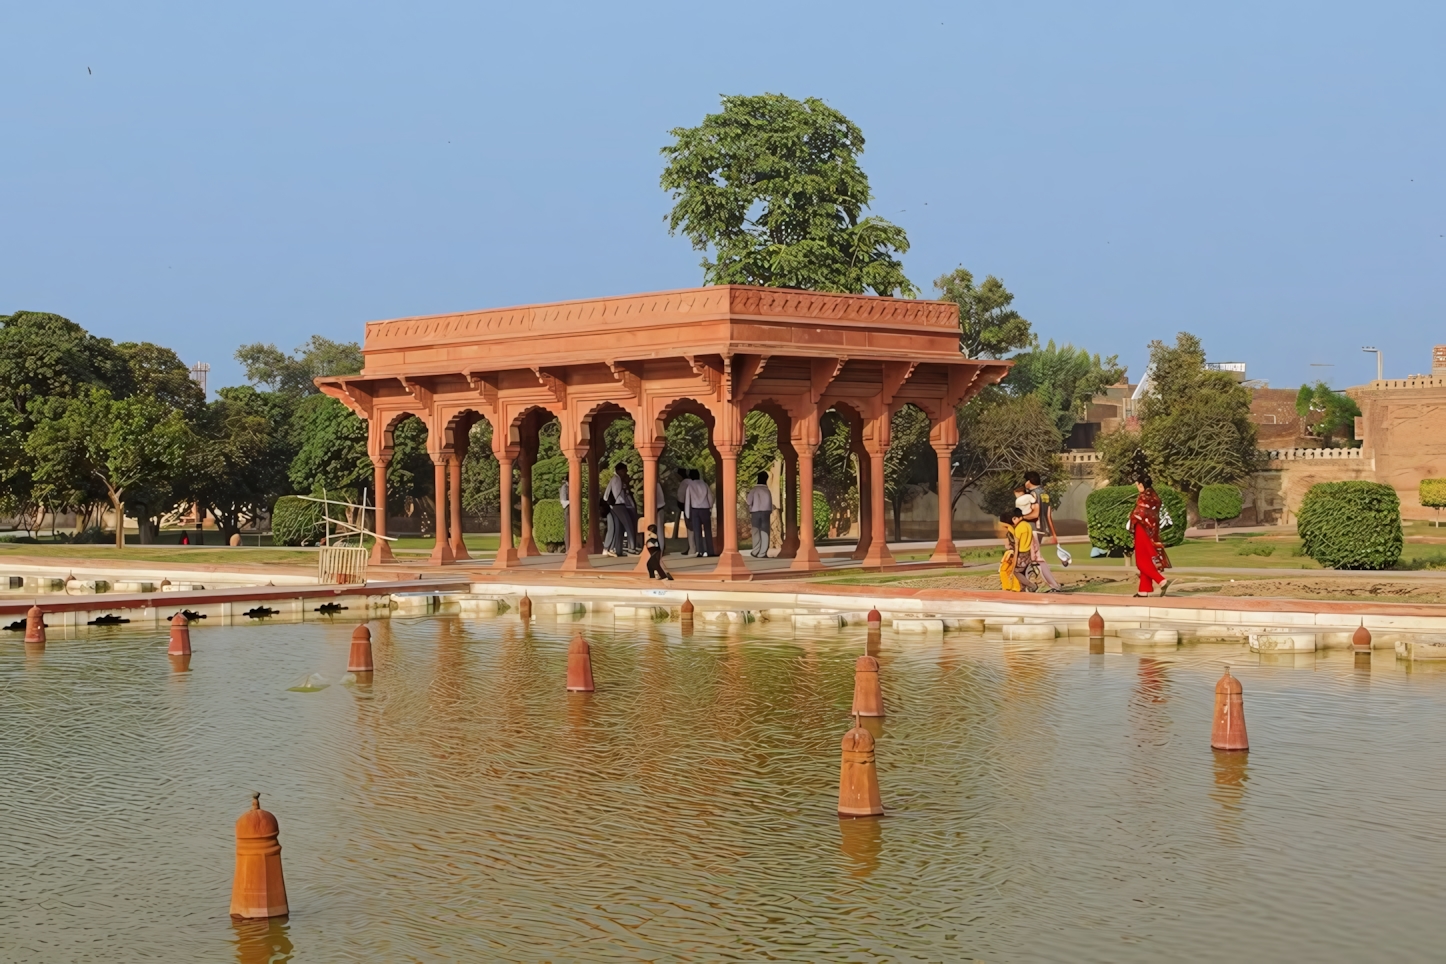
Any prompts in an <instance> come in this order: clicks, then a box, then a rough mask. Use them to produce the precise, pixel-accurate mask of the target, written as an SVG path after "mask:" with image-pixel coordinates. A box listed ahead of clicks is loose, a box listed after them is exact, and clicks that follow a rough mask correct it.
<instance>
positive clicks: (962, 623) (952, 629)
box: [944, 616, 984, 633]
mask: <svg viewBox="0 0 1446 964" xmlns="http://www.w3.org/2000/svg"><path fill="white" fill-rule="evenodd" d="M944 631H945V632H946V633H982V632H984V619H983V617H978V616H965V617H961V618H955V619H951V618H949V617H947V616H946V617H945V618H944Z"/></svg>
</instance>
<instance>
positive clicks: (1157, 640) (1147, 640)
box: [1117, 627, 1180, 647]
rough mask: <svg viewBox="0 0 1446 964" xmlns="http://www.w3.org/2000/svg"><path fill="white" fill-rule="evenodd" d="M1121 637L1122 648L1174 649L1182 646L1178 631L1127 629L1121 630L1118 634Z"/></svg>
mask: <svg viewBox="0 0 1446 964" xmlns="http://www.w3.org/2000/svg"><path fill="white" fill-rule="evenodd" d="M1117 635H1118V636H1119V637H1120V645H1122V646H1132V647H1140V646H1163V647H1173V646H1178V645H1180V631H1179V630H1178V629H1150V628H1148V627H1144V628H1138V629H1137V628H1126V629H1121V630H1120V631H1119V633H1118V634H1117Z"/></svg>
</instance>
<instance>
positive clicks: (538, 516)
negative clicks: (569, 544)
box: [532, 499, 567, 552]
mask: <svg viewBox="0 0 1446 964" xmlns="http://www.w3.org/2000/svg"><path fill="white" fill-rule="evenodd" d="M532 539H533V541H534V542H536V543H537V544H538V545H540V546H546V547H547V550H548V551H549V552H556V551H557V550H558V549H560V548H561V547H562V545H563V544H564V543H565V542H566V541H567V512H566V510H564V509H563V507H562V503H561V502H559V501H557V500H556V499H538V500H537V501H536V502H534V503H532Z"/></svg>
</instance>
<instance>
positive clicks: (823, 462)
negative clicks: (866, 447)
mask: <svg viewBox="0 0 1446 964" xmlns="http://www.w3.org/2000/svg"><path fill="white" fill-rule="evenodd" d="M819 431H820V435H821V436H822V442H821V443H820V444H819V447H818V450H817V451H816V452H815V453H814V456H813V482H814V485H815V486H816V487H817V491H818V492H820V493H821V494H822V495H823V501H824V503H825V504H827V505H828V509H829V513H828V514H829V523H830V526H831V528H830V529H826V530H825V531H826V532H832V533H833V534H835V535H838V536H843V535H846V534H847V532H848V530H849V529H850V528H852V527H853V522H852V520H853V519H855V518H857V516H858V511H859V488H858V469H859V464H858V458H857V457H856V456H855V454H854V450H853V430H852V429H851V428H850V426H849V423H848V422H847V421H846V420H845V419H844V418H843V416H841V415H839V413H838V412H835V411H832V410H830V411H828V412H825V413H824V415H823V418H821V419H819ZM813 511H814V523H815V525H814V528H818V526H817V522H818V503H815V504H814V510H813Z"/></svg>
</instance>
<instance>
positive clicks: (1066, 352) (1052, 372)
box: [1004, 339, 1125, 435]
mask: <svg viewBox="0 0 1446 964" xmlns="http://www.w3.org/2000/svg"><path fill="white" fill-rule="evenodd" d="M1124 377H1125V369H1124V366H1122V365H1121V364H1120V360H1119V356H1118V355H1111V356H1110V357H1108V358H1106V359H1104V360H1103V361H1101V360H1100V356H1099V355H1097V354H1096V355H1091V354H1090V353H1089V352H1088V351H1086V350H1085V349H1083V348H1075V347H1074V346H1073V345H1062V346H1059V347H1056V346H1055V343H1054V339H1050V341H1049V344H1047V345H1046V346H1045V347H1043V348H1038V347H1036V348H1033V349H1032V350H1030V351H1026V352H1022V353H1020V354H1018V355H1015V356H1014V367H1013V368H1011V369H1010V370H1009V374H1008V376H1006V377H1005V379H1004V385H1005V387H1006V388H1007V389H1008V390H1009V391H1010V393H1011V394H1015V395H1035V396H1038V398H1039V400H1040V401H1041V402H1042V403H1043V404H1044V406H1045V407H1046V408H1047V409H1049V411H1050V412H1051V413H1053V415H1054V422H1055V427H1056V428H1058V429H1059V430H1060V432H1061V433H1062V434H1064V435H1068V434H1069V431H1070V429H1071V428H1073V427H1074V424H1075V422H1076V421H1078V420H1079V419H1081V418H1083V417H1084V414H1085V406H1087V405H1088V404H1089V403H1090V400H1091V399H1093V398H1094V397H1095V396H1096V395H1098V394H1100V393H1101V392H1103V391H1104V390H1105V389H1106V388H1109V387H1110V386H1111V385H1115V384H1118V383H1119V381H1120V379H1122V378H1124Z"/></svg>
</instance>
